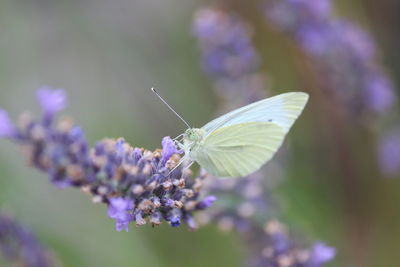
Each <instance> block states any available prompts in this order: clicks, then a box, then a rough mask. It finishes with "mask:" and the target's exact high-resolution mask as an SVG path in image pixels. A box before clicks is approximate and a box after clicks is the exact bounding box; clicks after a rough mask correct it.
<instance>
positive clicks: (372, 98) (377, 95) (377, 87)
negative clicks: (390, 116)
mask: <svg viewBox="0 0 400 267" xmlns="http://www.w3.org/2000/svg"><path fill="white" fill-rule="evenodd" d="M365 84H366V85H365V86H366V87H365V98H366V102H367V103H368V104H369V106H370V107H371V109H372V110H373V111H376V112H378V113H383V112H385V111H388V110H389V109H390V108H391V107H393V105H394V103H395V102H396V96H395V94H394V92H393V85H392V84H391V81H390V80H389V79H388V78H386V77H384V76H383V75H379V74H371V75H368V76H367V77H366V78H365Z"/></svg>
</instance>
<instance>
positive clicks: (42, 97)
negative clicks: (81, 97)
mask: <svg viewBox="0 0 400 267" xmlns="http://www.w3.org/2000/svg"><path fill="white" fill-rule="evenodd" d="M36 96H37V100H38V101H39V104H40V106H41V107H42V109H43V112H44V113H45V114H46V116H50V117H51V116H53V115H54V114H55V113H57V112H59V111H61V110H62V109H64V108H65V107H66V106H67V96H66V95H65V92H64V90H61V89H58V90H52V89H50V87H47V86H44V87H41V88H39V89H38V91H37V93H36Z"/></svg>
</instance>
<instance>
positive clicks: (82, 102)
mask: <svg viewBox="0 0 400 267" xmlns="http://www.w3.org/2000/svg"><path fill="white" fill-rule="evenodd" d="M226 2H229V4H231V8H232V9H233V10H235V11H236V12H238V13H239V14H242V15H243V17H244V18H245V19H247V20H248V21H249V23H252V24H253V26H254V29H255V33H254V41H255V45H256V47H257V48H258V50H259V51H260V53H261V55H262V57H263V68H264V69H263V71H265V72H266V73H267V74H268V76H269V78H270V84H271V87H272V89H273V90H274V89H278V88H279V90H275V91H274V93H278V92H283V91H294V90H304V87H305V86H306V85H307V82H304V77H303V76H302V75H303V74H304V70H301V69H300V68H299V63H298V62H299V60H300V61H301V60H302V56H301V55H299V53H298V51H297V50H296V49H294V48H293V45H291V43H290V40H288V39H285V38H284V37H283V36H282V35H279V34H277V33H274V32H271V31H270V30H269V29H268V27H266V26H265V25H264V24H263V21H262V18H261V14H255V13H254V11H255V10H256V8H257V3H258V1H226ZM376 2H377V1H372V0H367V1H361V0H359V1H345V0H340V1H336V2H335V3H336V6H335V7H336V10H337V13H338V14H340V15H343V16H346V17H348V18H351V19H353V20H354V21H355V22H357V23H359V24H362V25H363V26H365V27H367V28H369V29H370V30H371V31H372V33H373V34H374V36H375V38H376V39H377V42H378V45H380V46H381V48H382V51H383V55H384V58H383V59H384V61H385V63H386V66H387V67H388V68H389V70H390V74H392V76H393V78H394V79H395V80H396V79H399V78H400V72H399V71H400V65H399V63H398V62H399V60H398V58H399V53H398V47H400V46H399V40H400V36H399V35H398V26H399V25H400V23H398V22H399V21H398V20H399V18H398V17H397V13H396V11H398V10H400V7H399V4H397V3H396V1H394V0H393V1H389V0H388V1H380V2H379V3H376ZM207 4H208V2H207V1H195V0H187V1H178V0H147V1H135V0H133V1H132V0H114V1H106V0H82V1H50V0H32V1H22V0H1V1H0V33H1V38H0V106H1V107H2V108H4V109H6V110H8V111H9V112H10V114H11V116H12V117H13V118H15V117H16V116H17V115H18V114H19V113H20V112H21V111H25V110H33V111H35V112H38V107H37V105H36V103H35V101H34V95H35V90H36V89H37V88H38V87H40V86H42V85H49V86H51V87H55V88H64V89H65V90H66V91H67V94H68V97H69V103H70V104H69V108H68V109H67V111H66V113H67V114H68V115H71V117H73V118H74V119H75V121H76V123H77V124H79V125H81V126H82V127H83V128H84V129H85V131H86V134H87V137H88V139H89V140H90V142H91V144H94V142H95V141H96V140H99V139H101V138H103V137H120V136H123V137H125V138H126V140H127V141H128V142H129V143H131V144H132V145H135V146H140V147H145V148H148V149H155V148H157V147H160V141H161V139H162V137H163V136H166V135H170V136H176V135H178V134H179V133H181V132H182V131H183V130H184V127H182V124H181V123H180V122H179V121H178V120H177V119H176V118H175V117H174V115H173V114H171V113H170V112H167V111H166V109H165V107H164V106H162V105H161V104H160V102H159V101H158V99H156V98H155V97H154V96H153V95H152V94H151V93H150V91H149V88H150V87H155V88H157V89H158V91H159V92H160V93H161V94H162V95H163V96H165V98H166V99H167V101H168V102H169V103H170V104H171V105H172V106H174V107H175V108H176V110H178V111H179V112H180V113H181V114H183V115H184V117H185V118H186V120H188V121H189V122H190V123H191V124H193V125H198V126H200V125H203V124H204V123H205V122H207V121H209V120H210V119H211V118H213V117H214V116H215V112H216V110H217V105H218V98H217V97H216V95H215V92H214V91H213V88H212V84H211V82H210V81H209V80H207V78H206V76H205V75H204V74H203V73H202V72H201V70H200V67H199V65H200V64H199V51H198V49H197V43H196V40H195V39H194V37H193V36H192V35H191V32H190V28H191V22H192V16H193V14H194V12H195V11H196V10H197V8H199V7H204V6H206V5H207ZM396 8H397V9H396ZM300 65H301V64H300ZM315 101H316V100H314V102H312V105H311V106H310V108H309V110H307V111H306V112H305V114H303V116H302V117H301V119H300V120H299V122H298V123H297V124H296V126H295V127H294V130H293V133H292V134H291V135H290V138H289V139H290V140H289V141H288V142H289V143H290V144H291V147H292V148H293V153H292V156H291V158H290V164H289V165H288V169H287V170H286V174H287V175H286V176H287V177H286V179H285V181H284V182H283V183H282V184H281V185H280V186H279V187H278V188H277V189H276V192H274V195H276V196H277V201H279V203H280V205H281V207H282V210H283V211H282V219H283V220H284V221H285V222H286V223H289V224H290V225H291V226H293V227H294V228H295V229H297V230H298V231H300V232H302V233H304V235H305V236H307V237H309V238H310V240H317V239H321V240H324V241H325V242H327V243H328V244H329V245H333V246H336V247H338V259H337V261H335V262H334V263H332V264H331V265H330V266H361V267H363V266H380V267H381V266H382V267H385V266H389V267H391V266H393V267H395V266H399V265H400V263H398V262H399V260H400V256H399V255H398V252H397V250H398V249H399V248H400V241H399V240H398V237H399V236H400V231H399V229H400V227H398V225H399V223H400V211H399V205H398V203H400V194H399V193H400V182H399V180H396V179H385V178H383V177H381V176H380V175H379V174H378V173H377V172H376V168H374V166H373V165H374V164H375V163H374V161H373V158H374V154H373V149H371V148H370V147H372V143H373V142H374V141H371V137H370V135H371V134H370V133H369V132H368V131H364V130H362V129H359V128H355V129H352V130H349V132H350V135H351V136H352V137H351V138H349V140H347V143H346V145H347V146H348V149H349V150H351V151H354V153H353V155H352V156H353V158H354V159H355V160H354V164H356V165H358V166H361V168H359V169H360V170H362V171H361V173H360V175H359V177H361V179H362V180H355V181H353V182H352V183H348V181H345V180H344V178H343V173H341V171H338V168H340V167H338V166H339V165H340V160H338V159H337V158H336V157H335V155H332V154H334V152H333V153H332V149H333V147H334V146H335V143H334V142H333V141H332V142H331V139H330V138H332V133H330V132H329V131H328V130H329V128H328V130H325V129H326V128H323V129H319V128H322V127H325V126H326V125H328V124H329V122H325V123H323V122H321V120H323V118H324V117H323V116H320V117H318V118H315V117H316V116H315V112H318V111H320V109H319V103H317V102H315ZM347 126H348V125H347ZM349 127H350V128H351V126H349ZM327 131H328V132H327ZM315 140H319V141H318V142H316V141H315ZM324 142H325V143H324ZM0 159H1V161H0V205H1V208H2V209H3V210H5V211H8V212H10V213H11V214H13V215H14V216H15V217H16V218H17V219H18V220H19V221H21V222H23V223H24V224H25V225H27V226H29V227H31V228H32V229H33V231H34V232H35V233H37V235H38V236H39V238H40V239H41V240H42V242H43V243H44V244H45V245H46V246H47V247H49V248H50V250H52V251H53V253H54V254H55V255H56V256H57V257H58V259H59V260H60V261H61V262H62V265H63V266H241V263H242V261H243V259H244V257H245V252H244V249H243V247H242V245H243V244H241V242H240V240H239V239H238V237H237V236H236V235H235V234H233V233H232V234H226V233H221V232H219V231H218V230H217V229H216V228H215V227H213V226H207V227H204V228H201V229H199V230H198V231H196V232H193V233H192V232H188V231H187V230H186V229H185V228H184V227H180V228H171V227H169V226H165V225H164V226H161V227H158V228H155V229H153V228H151V226H145V227H140V228H135V227H131V229H130V232H129V233H125V232H120V233H118V232H116V231H115V230H114V222H113V221H112V220H111V219H109V218H108V217H107V216H106V208H105V207H104V206H103V205H94V204H92V203H91V200H90V199H89V198H88V197H87V196H86V195H84V194H82V193H81V192H79V191H76V190H73V189H67V190H59V189H56V188H54V186H53V185H52V184H51V183H49V182H48V181H47V178H46V177H45V176H44V175H43V174H42V173H39V172H38V171H36V170H34V169H31V168H29V167H28V166H27V165H26V164H25V160H24V159H21V155H20V151H18V149H17V148H16V147H15V146H14V145H13V144H11V143H9V142H6V141H1V142H0ZM352 190H355V191H354V194H353V193H352V192H353V191H352Z"/></svg>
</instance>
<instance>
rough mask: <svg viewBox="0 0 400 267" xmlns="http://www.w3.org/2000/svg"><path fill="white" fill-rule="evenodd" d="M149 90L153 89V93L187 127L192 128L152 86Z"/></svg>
mask: <svg viewBox="0 0 400 267" xmlns="http://www.w3.org/2000/svg"><path fill="white" fill-rule="evenodd" d="M151 91H153V93H154V94H156V96H157V97H158V98H159V99H160V100H161V101H162V102H163V103H164V104H165V105H166V106H167V107H168V108H169V109H170V110H171V111H172V112H173V113H174V114H175V115H176V116H177V117H178V118H179V119H180V120H181V121H183V123H184V124H185V125H186V126H187V127H188V128H192V127H190V125H189V124H188V123H187V122H186V121H185V120H184V119H183V118H182V116H181V115H179V114H178V112H176V111H175V110H174V109H173V108H172V107H171V106H170V105H169V104H168V103H167V101H165V100H164V99H163V98H162V97H161V96H160V95H159V94H158V93H157V91H156V90H155V89H154V88H151Z"/></svg>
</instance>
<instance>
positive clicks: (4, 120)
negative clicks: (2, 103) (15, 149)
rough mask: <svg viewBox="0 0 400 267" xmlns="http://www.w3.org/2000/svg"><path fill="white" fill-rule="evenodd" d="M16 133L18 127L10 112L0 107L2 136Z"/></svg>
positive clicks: (10, 135)
mask: <svg viewBox="0 0 400 267" xmlns="http://www.w3.org/2000/svg"><path fill="white" fill-rule="evenodd" d="M15 133H16V129H15V126H14V124H13V123H12V121H11V120H10V117H9V116H8V113H7V112H6V111H5V110H1V109H0V137H12V136H13V135H14V134H15Z"/></svg>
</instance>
